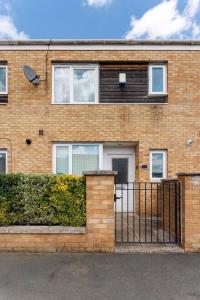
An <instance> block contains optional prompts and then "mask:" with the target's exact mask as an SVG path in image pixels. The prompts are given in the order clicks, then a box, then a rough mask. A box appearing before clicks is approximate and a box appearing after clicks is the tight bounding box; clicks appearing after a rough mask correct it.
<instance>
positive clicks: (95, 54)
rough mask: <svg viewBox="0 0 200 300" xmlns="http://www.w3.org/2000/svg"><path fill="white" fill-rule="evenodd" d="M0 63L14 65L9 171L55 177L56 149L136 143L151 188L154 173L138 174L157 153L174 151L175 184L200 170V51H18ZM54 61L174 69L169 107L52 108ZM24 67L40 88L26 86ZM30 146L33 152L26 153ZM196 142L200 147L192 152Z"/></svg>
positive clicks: (0, 132)
mask: <svg viewBox="0 0 200 300" xmlns="http://www.w3.org/2000/svg"><path fill="white" fill-rule="evenodd" d="M46 58H47V71H48V73H47V81H46ZM0 60H1V61H7V64H8V90H9V95H8V104H7V105H0V120H1V126H0V148H7V149H8V167H9V171H11V168H12V171H13V172H26V173H30V172H31V173H44V172H46V173H51V172H52V143H53V142H54V141H70V142H73V141H75V142H84V141H86V142H88V141H89V142H94V141H98V142H99V141H102V142H105V141H112V142H114V141H120V142H121V141H130V142H136V143H137V147H136V163H137V169H136V175H137V178H136V179H137V180H149V170H148V169H141V168H139V167H138V166H139V165H140V164H141V163H143V164H149V150H150V149H167V150H168V177H174V175H175V174H176V173H177V172H184V171H187V172H190V171H191V172H194V171H198V170H199V169H200V119H199V109H200V100H199V99H200V89H199V77H200V69H199V67H198V62H199V61H200V52H199V51H172V50H171V51H139V50H138V51H117V50H116V51H103V50H101V51H94V50H90V51H56V50H51V51H49V52H48V53H47V51H41V50H40V51H39V50H38V51H28V50H27V51H17V50H16V51H0ZM52 61H64V62H70V61H73V62H74V61H82V62H84V61H86V62H93V61H95V62H96V61H116V62H118V61H124V62H127V61H148V62H149V61H154V62H155V61H159V62H160V61H167V62H168V93H169V96H168V104H163V105H146V104H119V105H112V104H94V105H77V104H76V105H52V104H51V92H52V84H51V83H52V68H51V63H52ZM24 64H28V65H30V66H31V67H32V68H33V69H35V71H36V72H37V73H38V74H39V75H41V83H40V85H39V86H37V87H35V86H33V85H32V84H30V83H29V82H28V81H27V80H26V79H25V77H24V74H23V71H22V67H23V65H24ZM39 129H43V130H44V136H39V133H38V132H39ZM26 138H31V139H32V145H30V146H28V145H26V143H25V140H26ZM191 138H192V139H193V140H194V144H193V145H191V146H188V145H187V144H186V141H187V140H188V139H191ZM11 148H12V153H11Z"/></svg>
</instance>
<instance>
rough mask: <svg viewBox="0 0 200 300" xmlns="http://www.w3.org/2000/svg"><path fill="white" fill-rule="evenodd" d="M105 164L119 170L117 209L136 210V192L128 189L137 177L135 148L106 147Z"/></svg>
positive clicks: (121, 210)
mask: <svg viewBox="0 0 200 300" xmlns="http://www.w3.org/2000/svg"><path fill="white" fill-rule="evenodd" d="M104 166H105V167H106V169H107V170H113V171H117V172H118V175H117V176H116V178H115V183H116V185H115V187H116V196H117V200H116V207H115V208H116V211H117V212H127V211H128V212H132V211H133V210H134V194H133V190H132V189H128V188H129V186H130V184H129V185H128V183H130V182H133V181H134V178H135V156H134V151H133V148H131V149H123V148H121V149H119V148H116V149H115V148H112V149H106V151H105V152H104Z"/></svg>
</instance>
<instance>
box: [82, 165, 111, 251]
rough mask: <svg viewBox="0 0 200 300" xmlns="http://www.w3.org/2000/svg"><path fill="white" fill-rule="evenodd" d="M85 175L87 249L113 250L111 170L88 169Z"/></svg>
mask: <svg viewBox="0 0 200 300" xmlns="http://www.w3.org/2000/svg"><path fill="white" fill-rule="evenodd" d="M83 174H84V175H85V177H86V199H87V204H86V205H87V225H86V230H87V235H88V242H89V245H88V251H90V250H91V251H100V252H114V250H115V213H114V176H115V175H116V174H117V173H116V172H113V171H90V172H84V173H83Z"/></svg>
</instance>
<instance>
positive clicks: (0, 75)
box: [0, 68, 6, 93]
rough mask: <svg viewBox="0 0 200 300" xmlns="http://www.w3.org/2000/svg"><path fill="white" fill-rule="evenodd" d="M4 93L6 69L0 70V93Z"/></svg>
mask: <svg viewBox="0 0 200 300" xmlns="http://www.w3.org/2000/svg"><path fill="white" fill-rule="evenodd" d="M5 92H6V68H0V93H5Z"/></svg>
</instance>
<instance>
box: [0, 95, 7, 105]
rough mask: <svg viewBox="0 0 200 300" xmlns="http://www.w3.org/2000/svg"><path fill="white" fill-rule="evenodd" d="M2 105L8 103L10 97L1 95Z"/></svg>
mask: <svg viewBox="0 0 200 300" xmlns="http://www.w3.org/2000/svg"><path fill="white" fill-rule="evenodd" d="M0 103H3V104H4V103H8V95H0Z"/></svg>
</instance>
